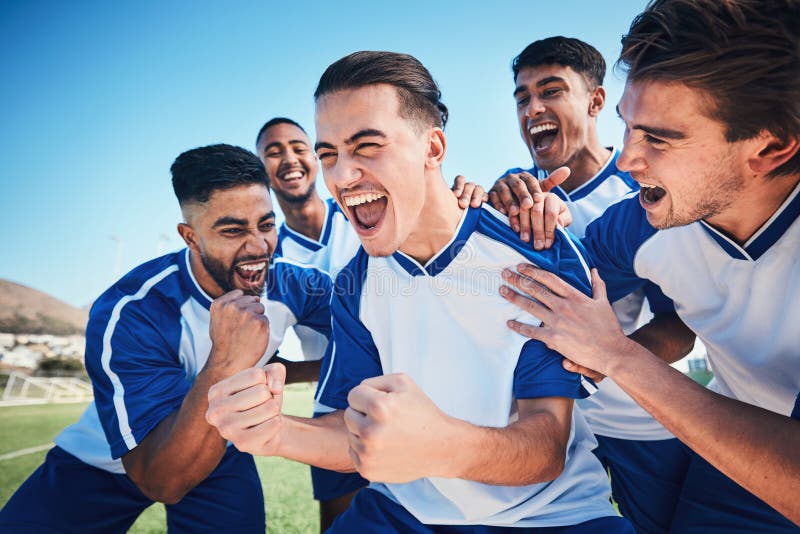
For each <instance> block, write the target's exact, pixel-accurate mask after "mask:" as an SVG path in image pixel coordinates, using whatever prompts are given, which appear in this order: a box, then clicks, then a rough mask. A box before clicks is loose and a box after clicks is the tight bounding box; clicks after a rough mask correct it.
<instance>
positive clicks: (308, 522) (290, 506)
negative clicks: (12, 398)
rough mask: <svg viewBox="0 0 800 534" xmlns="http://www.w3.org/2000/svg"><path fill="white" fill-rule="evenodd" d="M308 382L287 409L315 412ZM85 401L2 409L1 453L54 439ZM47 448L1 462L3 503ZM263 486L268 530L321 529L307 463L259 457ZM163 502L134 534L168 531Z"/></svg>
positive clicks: (294, 389) (291, 395) (293, 390)
mask: <svg viewBox="0 0 800 534" xmlns="http://www.w3.org/2000/svg"><path fill="white" fill-rule="evenodd" d="M312 395H313V390H312V388H311V386H310V385H304V384H302V385H294V386H289V387H288V388H287V390H286V395H285V398H284V406H285V411H286V412H287V413H289V414H294V415H306V416H310V415H311V410H312V404H311V403H312ZM85 407H86V405H85V404H40V405H33V406H14V407H3V408H0V429H2V432H0V455H2V454H6V453H10V452H13V451H17V450H20V449H25V448H28V447H35V446H37V445H43V444H45V443H49V442H52V440H53V438H54V437H55V436H56V434H58V432H59V431H60V430H61V429H62V428H64V427H65V426H67V425H68V424H70V423H72V422H74V421H76V420H77V419H78V417H79V416H80V414H81V413H82V412H83V409H84V408H85ZM46 454H47V451H41V452H36V453H32V454H26V455H24V456H19V457H16V458H12V459H9V460H0V506H2V505H4V504H5V503H6V501H8V499H9V498H10V497H11V495H12V494H13V493H14V491H15V490H16V489H17V488H18V487H19V485H20V484H22V482H23V481H24V480H25V479H26V478H27V477H28V475H30V474H31V473H32V472H33V471H34V469H36V468H37V467H38V466H39V464H41V463H42V461H43V460H44V457H45V455H46ZM256 465H257V466H258V472H259V474H260V475H261V483H262V486H263V488H264V498H265V509H266V514H267V532H270V533H276V534H277V533H287V534H291V533H313V532H318V531H319V514H318V512H317V504H316V503H315V502H314V500H313V499H312V498H311V479H310V476H309V471H308V467H306V466H304V465H302V464H298V463H295V462H291V461H288V460H284V459H282V458H257V459H256ZM165 525H166V521H165V511H164V506H163V505H161V504H155V505H153V506H151V507H150V508H148V509H147V510H146V511H145V512H144V513H143V514H142V515H141V516H140V517H139V519H138V520H137V521H136V523H134V525H133V527H132V528H131V530H130V532H131V533H136V534H144V533H148V534H154V533H161V532H166V526H165Z"/></svg>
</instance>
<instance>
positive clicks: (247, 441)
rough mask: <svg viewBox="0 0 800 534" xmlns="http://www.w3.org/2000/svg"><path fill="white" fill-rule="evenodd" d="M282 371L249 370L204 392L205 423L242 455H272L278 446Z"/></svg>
mask: <svg viewBox="0 0 800 534" xmlns="http://www.w3.org/2000/svg"><path fill="white" fill-rule="evenodd" d="M285 381H286V368H285V367H284V366H283V365H282V364H280V363H273V364H270V365H267V366H266V367H264V368H260V367H252V368H250V369H245V370H244V371H240V372H239V373H236V374H235V375H233V376H231V377H230V378H227V379H225V380H223V381H222V382H218V383H217V384H214V385H213V386H211V388H210V389H209V390H208V411H207V412H206V421H208V423H209V424H210V425H212V426H215V427H217V430H219V433H220V435H221V436H222V437H223V438H225V439H227V440H229V441H231V442H233V444H234V445H236V448H237V449H239V450H240V451H242V452H249V453H251V454H257V455H260V456H271V455H273V454H275V453H276V452H277V450H278V446H279V445H280V431H281V427H282V422H283V421H282V416H281V409H282V408H283V386H284V382H285Z"/></svg>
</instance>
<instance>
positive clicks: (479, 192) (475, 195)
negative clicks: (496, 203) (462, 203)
mask: <svg viewBox="0 0 800 534" xmlns="http://www.w3.org/2000/svg"><path fill="white" fill-rule="evenodd" d="M487 198H488V196H487V195H486V190H485V189H484V188H483V187H481V186H480V185H477V184H476V185H475V189H473V190H472V198H471V200H470V201H469V205H470V206H472V207H473V208H480V207H481V204H483V203H484V202H486V199H487Z"/></svg>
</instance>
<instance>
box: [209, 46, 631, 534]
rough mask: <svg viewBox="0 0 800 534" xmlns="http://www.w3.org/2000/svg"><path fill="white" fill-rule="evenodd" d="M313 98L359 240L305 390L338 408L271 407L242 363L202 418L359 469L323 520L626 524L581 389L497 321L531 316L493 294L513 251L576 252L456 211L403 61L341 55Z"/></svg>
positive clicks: (257, 373)
mask: <svg viewBox="0 0 800 534" xmlns="http://www.w3.org/2000/svg"><path fill="white" fill-rule="evenodd" d="M315 98H316V102H317V109H316V117H317V135H318V140H317V143H316V145H315V149H316V152H317V155H318V157H319V159H320V162H321V165H322V168H323V174H324V176H325V180H326V184H327V185H328V188H329V189H330V190H331V192H332V194H333V195H334V198H336V200H337V202H338V203H339V205H340V206H341V207H342V210H343V211H344V213H345V214H346V215H347V216H348V220H349V221H350V224H351V225H352V226H353V228H354V230H355V231H356V232H357V233H358V236H359V239H360V241H361V244H362V247H361V249H360V250H359V251H358V253H357V254H356V256H355V257H354V258H353V259H352V260H351V261H350V262H349V263H348V265H347V266H346V267H345V268H344V269H342V270H341V271H340V272H339V275H338V277H337V280H336V285H335V290H334V297H333V300H332V317H333V338H332V341H331V344H330V345H329V354H328V355H326V361H325V363H324V364H323V372H322V375H321V381H320V385H319V388H318V400H319V401H320V402H322V403H323V404H326V405H328V406H331V407H333V408H335V409H336V411H335V412H333V413H331V414H328V415H325V416H323V417H319V418H316V419H301V418H294V417H289V416H278V417H272V416H271V414H269V413H267V410H264V409H263V408H262V406H261V405H260V404H259V403H258V402H254V401H253V400H251V398H250V396H251V391H252V390H253V389H254V388H261V389H263V384H264V382H265V381H266V377H265V373H264V371H263V370H260V369H250V370H247V371H243V372H241V373H238V374H236V375H234V376H233V377H231V378H229V379H227V380H225V381H222V382H221V383H220V384H217V385H215V386H214V387H213V388H212V389H211V390H210V391H209V402H210V404H209V411H208V416H207V417H208V419H209V421H210V422H212V424H214V425H215V426H217V427H218V428H219V429H220V432H221V434H222V435H223V436H225V437H227V438H229V439H232V440H233V442H234V443H235V444H236V445H237V447H239V448H240V449H241V450H248V451H251V452H253V453H256V454H264V455H280V456H285V457H288V458H292V459H295V460H299V461H303V462H305V463H310V464H314V465H319V466H322V467H326V468H329V469H338V470H353V469H357V470H358V471H359V472H360V473H361V474H362V475H363V476H364V477H365V478H367V479H369V480H370V481H371V485H370V487H369V488H368V489H364V490H362V491H360V492H359V493H358V494H357V495H356V497H355V498H354V500H353V502H352V504H351V506H350V508H348V510H347V511H346V512H344V513H343V514H342V515H340V516H339V517H338V518H337V520H336V521H335V522H334V524H333V526H332V527H331V530H330V531H331V532H354V531H368V532H432V531H433V529H434V528H435V527H434V526H435V525H449V527H447V528H448V530H447V531H448V532H472V531H473V526H474V525H485V526H486V528H485V531H486V532H494V531H499V530H500V529H504V528H505V527H510V526H513V527H518V528H520V529H522V530H519V532H526V530H525V529H528V530H527V532H533V531H534V530H533V529H535V528H539V527H549V528H551V529H552V530H548V532H633V531H632V527H631V526H630V523H628V521H627V520H626V519H624V518H621V517H619V516H618V515H617V514H616V513H615V511H614V510H613V508H612V507H611V506H610V503H609V502H608V496H609V489H610V488H609V486H608V479H607V477H606V475H605V473H604V471H603V469H602V466H601V465H600V463H599V461H598V460H597V459H596V458H595V457H594V456H593V455H592V453H591V449H592V448H593V447H594V446H595V445H596V443H595V442H594V439H593V438H592V435H591V432H590V431H589V429H588V427H587V426H586V423H585V421H584V420H583V419H582V418H581V417H580V415H575V416H574V417H573V399H574V398H576V397H580V396H582V395H584V394H585V393H586V391H585V389H584V386H586V387H591V385H590V384H588V383H585V382H584V381H583V380H582V379H581V377H580V376H579V375H577V374H572V373H568V372H566V371H565V370H564V369H563V367H562V366H561V359H562V358H561V356H560V355H558V354H556V353H554V352H552V351H550V350H549V349H547V348H546V347H545V346H544V345H543V344H541V343H528V342H526V340H525V339H524V338H523V337H522V336H519V335H517V334H515V333H513V332H511V331H510V330H508V329H507V328H506V325H505V318H506V317H508V316H510V315H515V316H516V317H517V318H518V319H521V320H535V319H534V318H533V317H532V316H529V315H527V314H519V312H517V311H516V310H515V309H514V307H513V306H511V305H510V304H509V303H507V302H505V301H503V300H502V299H500V298H498V293H497V291H498V288H499V286H500V283H501V273H502V272H503V270H504V269H507V268H509V267H513V266H514V265H516V264H517V263H518V262H519V261H521V260H524V259H527V260H530V261H535V262H536V263H537V264H538V265H541V266H546V267H547V268H548V269H551V270H553V271H555V272H557V273H559V274H560V275H562V276H564V277H567V278H569V279H570V281H571V283H573V284H574V285H575V286H577V287H578V288H581V290H584V291H585V290H587V288H588V266H587V265H586V263H585V261H584V259H583V256H582V255H581V253H580V251H579V248H578V247H576V245H575V243H574V242H573V241H572V240H571V239H570V237H568V236H567V234H565V233H563V232H562V231H559V232H558V234H557V238H556V239H555V245H554V247H553V248H552V249H550V250H548V251H546V252H536V251H534V250H533V249H532V247H531V246H530V245H529V244H527V243H525V242H523V241H521V240H520V239H519V237H518V236H517V235H516V233H515V232H514V231H513V230H512V229H511V228H510V227H509V226H508V223H507V219H506V218H505V217H504V216H502V215H501V214H499V213H498V212H495V211H494V210H492V209H491V208H489V207H485V208H468V209H463V208H462V207H460V206H459V204H458V202H457V201H456V199H455V198H454V197H453V195H452V193H451V192H450V191H449V189H448V188H447V185H446V184H445V182H444V181H443V178H442V174H441V163H442V160H443V158H444V155H445V151H446V139H445V136H444V133H443V130H442V128H443V127H444V125H445V122H446V120H447V108H446V107H445V106H444V104H443V103H442V102H441V100H440V92H439V89H438V87H437V86H436V84H435V82H434V81H433V79H432V78H431V75H430V73H429V72H428V71H427V69H425V67H423V66H422V64H420V63H419V62H418V61H417V60H416V59H414V58H413V57H411V56H408V55H404V54H395V53H391V52H357V53H354V54H351V55H349V56H347V57H345V58H342V59H341V60H339V61H337V62H335V63H334V64H333V65H331V66H330V67H328V69H327V70H326V71H325V73H324V74H323V75H322V78H321V79H320V82H319V85H318V87H317V90H316V93H315ZM510 334H511V335H510ZM248 406H249V407H250V408H249V409H245V408H246V407H248ZM270 417H272V418H270ZM275 420H278V423H277V424H273V426H272V427H270V429H269V430H266V429H264V428H262V425H266V424H268V423H270V422H272V421H275ZM253 425H256V426H255V427H254V426H253ZM278 427H280V428H278ZM482 531H484V530H483V529H482Z"/></svg>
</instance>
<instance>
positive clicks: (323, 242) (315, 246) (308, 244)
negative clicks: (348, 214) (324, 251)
mask: <svg viewBox="0 0 800 534" xmlns="http://www.w3.org/2000/svg"><path fill="white" fill-rule="evenodd" d="M324 204H325V223H324V224H323V226H322V233H321V235H320V239H319V241H315V240H313V239H309V238H308V237H306V236H304V235H303V234H301V233H299V232H296V231H294V230H292V229H291V228H289V227H288V226H287V225H286V223H285V222H284V223H283V224H281V229H280V232H279V235H278V239H279V241H283V240H284V239H286V238H289V239H292V240H293V241H295V242H297V243H298V244H299V245H301V246H303V247H305V248H307V249H308V250H311V251H313V252H316V251H318V250H319V249H321V248H322V247H327V246H328V240H330V237H331V228H332V227H333V216H334V214H335V213H336V212H337V211H340V210H339V205H338V204H336V201H334V200H333V199H332V198H329V199H328V200H326V201H325V202H324Z"/></svg>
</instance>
